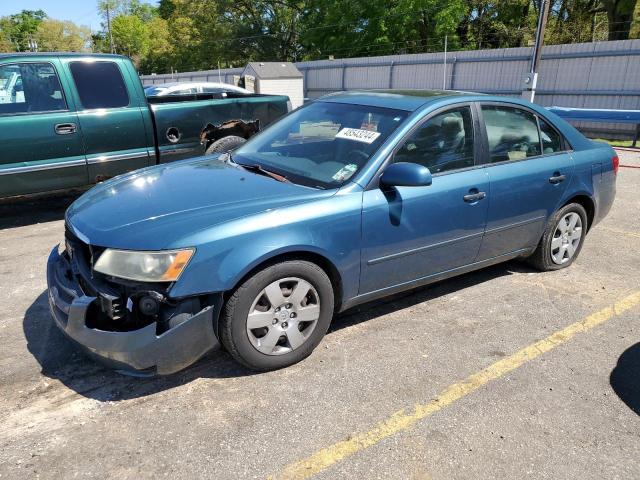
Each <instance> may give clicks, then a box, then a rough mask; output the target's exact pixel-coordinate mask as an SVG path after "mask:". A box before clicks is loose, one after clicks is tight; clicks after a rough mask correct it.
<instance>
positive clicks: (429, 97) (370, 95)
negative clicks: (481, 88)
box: [318, 89, 480, 112]
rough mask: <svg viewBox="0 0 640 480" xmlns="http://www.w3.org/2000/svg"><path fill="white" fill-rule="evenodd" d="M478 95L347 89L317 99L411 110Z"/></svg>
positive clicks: (448, 92)
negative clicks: (442, 101)
mask: <svg viewBox="0 0 640 480" xmlns="http://www.w3.org/2000/svg"><path fill="white" fill-rule="evenodd" d="M475 95H480V94H478V93H472V92H459V91H456V90H409V89H407V90H391V89H390V90H349V91H345V92H336V93H330V94H328V95H325V96H323V97H320V98H319V99H318V100H320V101H323V102H334V103H353V104H357V105H367V106H372V107H383V108H395V109H397V110H406V111H409V112H412V111H414V110H417V109H419V108H420V107H423V106H424V105H426V104H428V103H432V102H435V101H438V100H443V99H449V98H451V99H454V98H465V97H469V96H475Z"/></svg>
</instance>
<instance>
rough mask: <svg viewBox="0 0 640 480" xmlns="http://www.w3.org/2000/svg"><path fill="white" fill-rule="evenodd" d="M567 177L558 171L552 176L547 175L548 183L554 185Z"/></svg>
mask: <svg viewBox="0 0 640 480" xmlns="http://www.w3.org/2000/svg"><path fill="white" fill-rule="evenodd" d="M566 178H567V177H566V176H565V175H562V174H561V173H560V172H555V173H554V174H553V176H552V177H549V183H551V184H553V185H556V184H558V183H560V182H564V181H565V179H566Z"/></svg>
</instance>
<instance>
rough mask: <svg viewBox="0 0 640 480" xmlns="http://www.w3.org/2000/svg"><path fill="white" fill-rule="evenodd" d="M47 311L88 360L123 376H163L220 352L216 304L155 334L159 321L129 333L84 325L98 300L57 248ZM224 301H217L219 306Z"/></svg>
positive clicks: (49, 272)
mask: <svg viewBox="0 0 640 480" xmlns="http://www.w3.org/2000/svg"><path fill="white" fill-rule="evenodd" d="M47 284H48V297H49V308H50V310H51V315H52V316H53V318H54V321H55V323H56V325H57V326H58V327H59V328H60V330H62V332H63V333H64V334H65V335H66V336H67V337H69V338H70V339H71V340H73V341H74V342H76V343H77V344H78V345H80V346H81V347H82V348H83V349H84V350H85V351H86V352H88V353H89V354H90V355H91V356H93V357H95V358H97V359H98V360H100V361H102V362H103V363H105V364H107V365H109V366H110V367H112V368H116V369H118V370H120V371H122V372H123V373H129V374H134V375H135V374H137V375H153V374H159V375H167V374H170V373H174V372H177V371H178V370H181V369H183V368H185V367H187V366H189V365H191V364H192V363H194V362H195V361H196V360H198V359H199V358H200V357H202V356H203V355H204V354H205V353H207V352H208V351H210V350H213V349H217V348H219V347H220V343H219V342H218V339H217V338H216V335H215V333H214V320H216V319H217V318H216V317H217V314H218V312H219V310H220V305H219V304H218V305H211V306H207V307H205V308H203V309H202V310H200V311H199V312H198V313H195V314H194V315H192V316H191V317H190V318H189V319H187V320H186V321H184V322H183V323H180V324H179V325H177V326H175V327H173V328H170V329H169V330H167V331H165V332H163V333H160V334H158V333H157V332H158V328H157V322H153V323H150V324H148V325H146V326H144V327H142V328H139V329H137V330H131V331H106V330H101V329H98V328H91V327H89V326H87V320H88V319H89V317H90V315H91V311H92V305H94V304H96V303H98V300H99V299H98V297H96V296H90V295H86V294H85V292H83V290H82V288H81V286H80V283H79V282H78V281H76V280H75V277H74V275H73V274H72V266H71V263H70V261H69V260H68V259H67V258H66V256H64V255H60V254H59V253H58V247H55V248H54V249H53V250H52V252H51V254H50V255H49V260H48V262H47ZM221 300H222V298H221V296H220V297H219V301H218V303H220V302H221Z"/></svg>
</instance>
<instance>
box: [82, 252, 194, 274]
mask: <svg viewBox="0 0 640 480" xmlns="http://www.w3.org/2000/svg"><path fill="white" fill-rule="evenodd" d="M194 251H195V250H194V249H192V248H186V249H182V250H162V251H157V252H139V251H133V250H114V249H111V248H108V249H107V250H105V251H104V252H103V253H102V255H100V258H98V261H97V262H96V264H95V266H94V269H95V270H96V271H98V272H100V273H104V274H105V275H111V276H113V277H118V278H124V279H127V280H136V281H140V282H174V281H176V280H177V279H178V277H180V274H181V273H182V271H183V270H184V269H185V267H186V266H187V264H188V263H189V260H190V259H191V257H192V256H193V253H194Z"/></svg>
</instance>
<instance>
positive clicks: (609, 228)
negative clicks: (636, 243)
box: [598, 226, 640, 238]
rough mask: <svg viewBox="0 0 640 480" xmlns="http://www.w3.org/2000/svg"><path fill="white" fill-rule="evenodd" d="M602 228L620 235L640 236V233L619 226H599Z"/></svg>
mask: <svg viewBox="0 0 640 480" xmlns="http://www.w3.org/2000/svg"><path fill="white" fill-rule="evenodd" d="M598 228H599V229H601V230H607V231H608V232H613V233H619V234H620V235H626V236H628V237H635V238H640V233H636V232H630V231H628V230H620V229H619V228H611V227H603V226H599V227H598Z"/></svg>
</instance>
